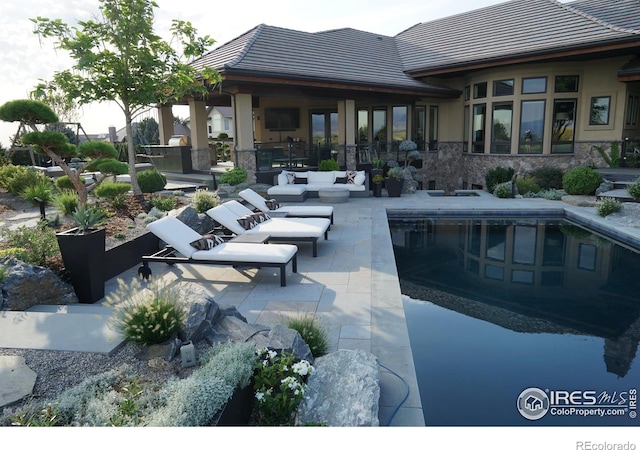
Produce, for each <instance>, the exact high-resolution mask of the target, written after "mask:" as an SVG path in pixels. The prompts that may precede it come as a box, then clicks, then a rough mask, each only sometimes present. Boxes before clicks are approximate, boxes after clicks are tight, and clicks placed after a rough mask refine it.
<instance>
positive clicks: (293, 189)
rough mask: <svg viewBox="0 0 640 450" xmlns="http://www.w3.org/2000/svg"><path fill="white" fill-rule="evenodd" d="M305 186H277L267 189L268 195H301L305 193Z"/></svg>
mask: <svg viewBox="0 0 640 450" xmlns="http://www.w3.org/2000/svg"><path fill="white" fill-rule="evenodd" d="M307 186H308V185H307V184H279V185H277V186H271V187H270V188H269V189H267V194H269V195H302V194H304V193H305V191H307Z"/></svg>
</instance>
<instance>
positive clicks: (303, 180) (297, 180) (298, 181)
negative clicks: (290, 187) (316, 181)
mask: <svg viewBox="0 0 640 450" xmlns="http://www.w3.org/2000/svg"><path fill="white" fill-rule="evenodd" d="M293 184H307V177H295V181H294V183H293Z"/></svg>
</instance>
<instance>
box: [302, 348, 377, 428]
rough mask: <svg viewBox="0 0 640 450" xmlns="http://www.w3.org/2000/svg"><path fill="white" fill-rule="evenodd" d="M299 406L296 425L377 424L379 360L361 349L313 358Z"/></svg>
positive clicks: (370, 425) (352, 425)
mask: <svg viewBox="0 0 640 450" xmlns="http://www.w3.org/2000/svg"><path fill="white" fill-rule="evenodd" d="M314 367H315V371H314V372H313V373H312V374H311V375H310V376H309V379H308V380H307V389H306V391H305V394H304V399H303V401H302V403H301V404H300V407H299V409H298V415H297V417H296V424H297V425H304V424H308V423H316V424H325V425H327V426H330V427H377V426H379V424H380V421H379V419H378V405H379V402H380V382H379V381H380V374H379V368H378V359H377V358H376V357H375V356H374V355H373V354H371V353H368V352H365V351H364V350H344V349H343V350H337V351H335V352H332V353H329V354H327V355H325V356H321V357H319V358H317V359H316V362H315V364H314Z"/></svg>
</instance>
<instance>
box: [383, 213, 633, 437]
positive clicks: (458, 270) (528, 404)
mask: <svg viewBox="0 0 640 450" xmlns="http://www.w3.org/2000/svg"><path fill="white" fill-rule="evenodd" d="M389 224H390V230H391V237H392V242H393V244H394V252H395V256H396V263H397V267H398V273H399V276H400V283H401V287H402V292H403V293H404V294H406V295H408V296H409V297H411V298H413V299H419V300H405V304H404V307H405V316H406V320H407V325H408V330H409V335H410V339H411V347H412V351H413V357H414V363H415V366H416V373H417V376H418V384H419V388H420V395H421V400H422V406H423V411H424V415H425V423H426V424H427V426H430V425H436V426H447V425H452V426H475V425H478V426H491V425H496V426H505V425H518V426H526V425H542V426H568V425H570V426H582V425H584V426H594V425H595V426H598V425H606V426H612V425H636V426H637V425H640V419H638V418H637V399H636V398H637V397H636V396H637V391H638V389H639V388H640V363H639V362H638V361H637V359H638V358H637V353H638V349H639V342H640V299H639V297H640V255H639V254H638V253H637V252H636V251H634V250H633V249H630V248H627V247H625V246H621V245H617V244H616V243H614V242H613V241H611V240H607V239H605V238H603V237H601V236H599V235H596V234H592V233H590V232H588V231H586V230H585V229H584V228H582V227H580V226H577V225H575V224H572V223H570V222H567V221H564V220H562V219H559V218H555V217H550V218H544V217H543V218H535V217H524V218H523V217H520V218H477V217H473V218H445V217H442V218H440V217H436V218H417V219H416V218H412V219H393V218H392V219H390V222H389Z"/></svg>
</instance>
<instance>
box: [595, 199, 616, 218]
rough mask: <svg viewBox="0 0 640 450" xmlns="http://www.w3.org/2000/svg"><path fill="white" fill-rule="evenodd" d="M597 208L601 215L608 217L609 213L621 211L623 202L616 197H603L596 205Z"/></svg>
mask: <svg viewBox="0 0 640 450" xmlns="http://www.w3.org/2000/svg"><path fill="white" fill-rule="evenodd" d="M596 209H597V210H598V215H599V216H600V217H607V216H608V215H609V214H613V213H614V212H618V211H620V210H621V209H622V203H620V201H618V200H616V199H615V198H611V197H609V198H603V199H602V200H600V201H599V202H598V204H597V205H596Z"/></svg>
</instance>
